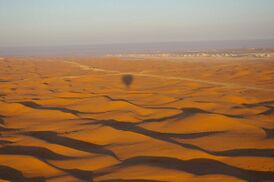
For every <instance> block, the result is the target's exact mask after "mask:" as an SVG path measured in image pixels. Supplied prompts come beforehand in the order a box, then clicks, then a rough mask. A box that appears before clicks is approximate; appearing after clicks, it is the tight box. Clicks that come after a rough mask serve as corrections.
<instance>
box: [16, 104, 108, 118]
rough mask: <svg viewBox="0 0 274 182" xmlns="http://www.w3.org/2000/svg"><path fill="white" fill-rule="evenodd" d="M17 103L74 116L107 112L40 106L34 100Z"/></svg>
mask: <svg viewBox="0 0 274 182" xmlns="http://www.w3.org/2000/svg"><path fill="white" fill-rule="evenodd" d="M18 103H19V104H22V105H23V106H26V107H30V108H32V109H38V110H55V111H60V112H63V113H69V114H73V115H75V116H79V114H102V113H107V112H108V111H106V112H81V111H78V110H74V109H68V108H63V107H47V106H42V105H39V104H37V103H35V102H31V101H27V102H18Z"/></svg>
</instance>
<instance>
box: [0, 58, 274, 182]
mask: <svg viewBox="0 0 274 182" xmlns="http://www.w3.org/2000/svg"><path fill="white" fill-rule="evenodd" d="M124 75H129V76H130V77H131V78H130V81H128V86H127V85H125V84H124V83H123V77H124ZM124 80H125V79H124ZM273 111H274V60H273V59H271V58H261V59H255V58H246V59H245V58H186V59H182V60H178V59H176V60H172V59H168V58H166V59H145V60H122V59H118V58H90V59H83V58H81V59H76V58H75V59H73V58H70V59H68V58H67V59H65V58H64V59H34V58H30V59H27V58H25V59H19V58H18V59H15V58H10V59H2V60H0V179H3V180H8V181H100V182H116V181H117V182H120V181H121V182H124V181H133V182H137V181H138V182H139V181H140V182H141V181H144V182H160V181H161V182H162V181H174V182H181V181H188V182H189V181H233V182H234V181H274V159H273V157H274V139H273V137H274V113H273Z"/></svg>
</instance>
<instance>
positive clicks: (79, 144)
mask: <svg viewBox="0 0 274 182" xmlns="http://www.w3.org/2000/svg"><path fill="white" fill-rule="evenodd" d="M23 134H25V135H28V136H32V137H34V138H38V139H40V140H44V141H46V142H49V143H54V144H58V145H62V146H66V147H69V148H73V149H76V150H80V151H83V152H88V153H96V154H101V155H108V156H111V157H114V158H115V159H117V160H119V159H118V157H117V156H116V154H115V153H114V152H112V151H111V150H108V149H106V148H105V146H103V145H97V144H93V143H89V142H85V141H81V140H76V139H72V138H68V137H64V136H60V135H58V134H57V133H55V132H52V131H33V132H26V133H23Z"/></svg>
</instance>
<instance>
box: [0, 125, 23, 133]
mask: <svg viewBox="0 0 274 182" xmlns="http://www.w3.org/2000/svg"><path fill="white" fill-rule="evenodd" d="M1 131H19V129H15V128H6V127H2V126H0V132H1Z"/></svg>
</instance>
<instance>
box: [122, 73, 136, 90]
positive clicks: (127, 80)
mask: <svg viewBox="0 0 274 182" xmlns="http://www.w3.org/2000/svg"><path fill="white" fill-rule="evenodd" d="M133 80H134V78H133V76H132V75H130V74H126V75H123V76H122V82H123V84H124V85H125V86H126V87H127V88H129V87H130V86H131V84H132V82H133Z"/></svg>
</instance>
